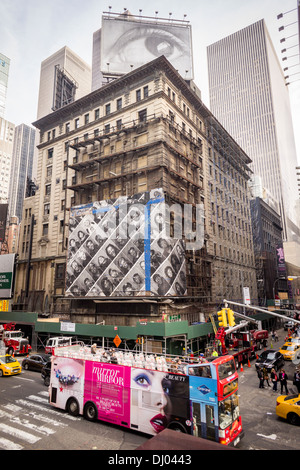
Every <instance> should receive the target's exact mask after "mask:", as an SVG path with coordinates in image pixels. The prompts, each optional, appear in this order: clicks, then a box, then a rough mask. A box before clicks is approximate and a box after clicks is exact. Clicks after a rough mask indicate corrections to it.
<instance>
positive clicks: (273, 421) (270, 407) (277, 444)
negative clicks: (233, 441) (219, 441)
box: [239, 329, 300, 450]
mask: <svg viewBox="0 0 300 470" xmlns="http://www.w3.org/2000/svg"><path fill="white" fill-rule="evenodd" d="M286 334H287V332H286V331H284V330H283V329H282V330H278V335H279V341H278V342H277V343H273V349H274V350H278V349H279V348H280V346H282V344H284V338H285V336H286ZM270 343H271V341H270V340H269V341H268V346H267V349H269V348H270ZM284 369H285V371H286V373H287V376H288V379H289V380H288V390H289V393H290V392H295V393H297V391H296V387H295V386H294V385H293V376H294V371H295V365H294V364H293V363H292V362H290V361H285V365H284ZM270 384H271V382H270ZM271 385H272V384H271ZM258 386H259V380H258V377H257V372H256V369H255V361H252V362H251V367H250V368H249V367H248V366H247V365H246V366H245V365H244V370H243V372H241V371H240V373H239V395H240V413H241V416H242V424H243V428H244V432H245V436H244V438H243V439H242V440H241V442H240V444H239V449H244V450H298V449H300V426H292V425H291V424H289V423H287V422H286V421H285V420H283V419H281V418H279V417H277V415H276V398H277V396H279V395H281V392H280V385H279V387H278V392H277V393H276V392H274V391H273V390H272V387H270V388H264V389H259V388H258Z"/></svg>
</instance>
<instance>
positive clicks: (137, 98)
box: [136, 90, 142, 101]
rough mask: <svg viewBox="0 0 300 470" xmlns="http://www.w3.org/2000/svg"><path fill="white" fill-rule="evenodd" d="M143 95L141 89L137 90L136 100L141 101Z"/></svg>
mask: <svg viewBox="0 0 300 470" xmlns="http://www.w3.org/2000/svg"><path fill="white" fill-rule="evenodd" d="M141 99H142V95H141V90H136V100H137V101H141Z"/></svg>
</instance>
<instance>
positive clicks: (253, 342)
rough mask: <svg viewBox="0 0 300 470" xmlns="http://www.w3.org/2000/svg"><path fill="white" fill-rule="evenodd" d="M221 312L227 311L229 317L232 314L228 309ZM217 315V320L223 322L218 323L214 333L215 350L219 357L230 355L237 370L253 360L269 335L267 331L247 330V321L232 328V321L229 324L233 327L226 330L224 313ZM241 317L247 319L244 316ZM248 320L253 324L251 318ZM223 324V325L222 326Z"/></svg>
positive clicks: (233, 323)
mask: <svg viewBox="0 0 300 470" xmlns="http://www.w3.org/2000/svg"><path fill="white" fill-rule="evenodd" d="M223 310H225V311H228V310H229V313H228V314H229V315H230V314H232V313H233V312H232V311H230V309H223ZM219 314H220V317H219V318H220V319H222V320H223V321H222V322H221V323H219V325H220V326H219V329H218V330H216V332H215V348H216V349H217V350H218V352H219V354H221V355H225V354H230V355H232V356H233V357H234V359H235V363H236V366H237V368H238V367H239V365H240V364H243V363H246V362H248V361H249V360H250V359H252V358H254V357H255V355H256V352H257V351H259V350H261V349H262V348H263V347H264V346H265V345H266V341H267V339H268V337H269V333H268V331H267V330H262V329H257V330H254V329H247V328H248V324H249V321H241V322H240V323H239V324H238V325H237V326H234V325H235V322H234V321H233V320H232V321H231V324H232V325H233V326H232V327H229V328H228V329H226V328H225V327H226V326H227V322H226V320H225V317H224V312H223V311H222V314H221V312H219ZM225 314H226V312H225ZM241 316H242V317H244V318H247V317H246V316H245V315H241ZM221 317H222V318H221ZM249 320H250V321H251V322H253V321H254V322H255V320H253V319H252V318H249ZM224 323H225V325H224V326H223V324H224ZM257 323H258V322H257ZM258 325H259V323H258Z"/></svg>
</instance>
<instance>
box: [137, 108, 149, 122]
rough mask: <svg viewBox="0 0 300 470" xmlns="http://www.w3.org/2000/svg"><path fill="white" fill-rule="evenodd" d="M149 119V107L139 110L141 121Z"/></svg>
mask: <svg viewBox="0 0 300 470" xmlns="http://www.w3.org/2000/svg"><path fill="white" fill-rule="evenodd" d="M146 121H147V109H142V110H141V111H139V122H146Z"/></svg>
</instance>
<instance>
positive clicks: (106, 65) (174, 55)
mask: <svg viewBox="0 0 300 470" xmlns="http://www.w3.org/2000/svg"><path fill="white" fill-rule="evenodd" d="M162 55H164V56H165V57H166V59H168V60H169V62H170V63H171V64H172V65H173V67H174V68H175V69H176V70H178V72H179V73H180V75H181V76H182V77H183V78H184V79H186V80H192V79H193V78H194V73H193V59H192V38H191V26H190V25H188V24H184V23H176V22H173V21H172V22H171V21H170V22H158V21H157V20H156V21H154V19H153V21H145V20H141V19H134V17H132V19H131V18H130V19H129V18H128V17H126V18H120V17H116V18H114V17H105V16H104V17H102V29H101V65H100V67H101V72H102V73H104V74H105V72H109V73H110V74H114V73H116V74H125V73H128V72H131V69H132V68H134V69H135V68H137V67H140V66H142V65H145V64H146V63H148V62H151V61H152V60H154V59H156V58H158V57H160V56H162Z"/></svg>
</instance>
